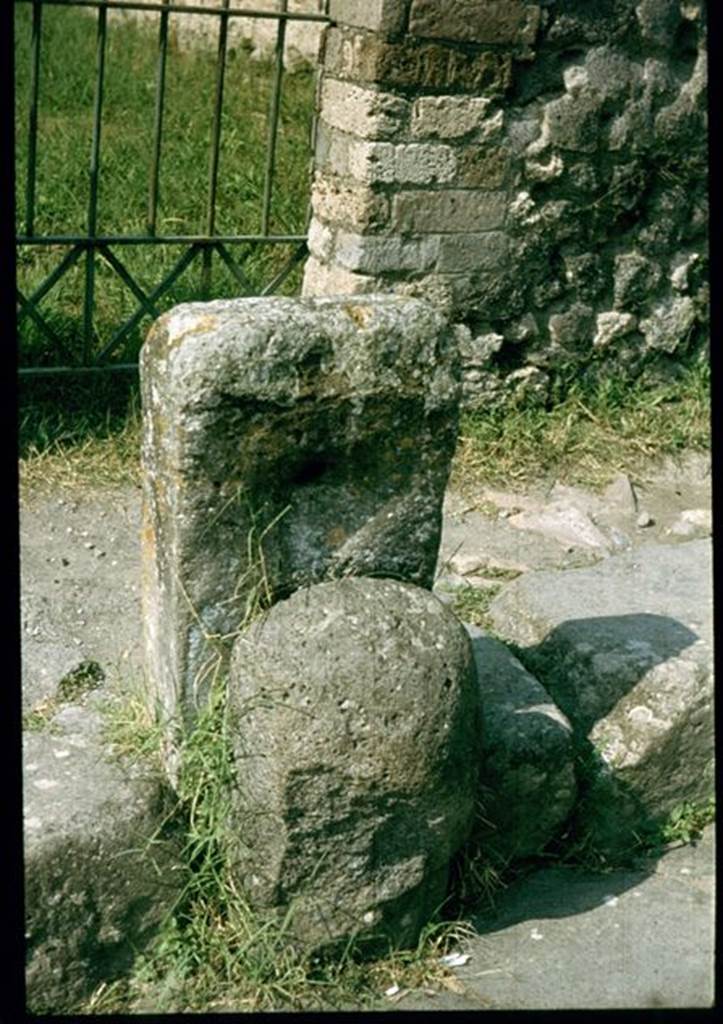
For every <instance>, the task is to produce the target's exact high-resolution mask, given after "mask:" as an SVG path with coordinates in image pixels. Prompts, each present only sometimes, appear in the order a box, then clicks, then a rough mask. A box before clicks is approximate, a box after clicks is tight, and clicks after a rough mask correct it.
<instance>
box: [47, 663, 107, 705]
mask: <svg viewBox="0 0 723 1024" xmlns="http://www.w3.org/2000/svg"><path fill="white" fill-rule="evenodd" d="M104 679H105V672H104V671H103V669H102V668H101V667H100V665H99V664H98V662H97V661H82V662H81V663H80V665H78V666H76V668H74V669H72V671H70V672H68V674H67V675H65V676H63V678H62V679H61V680H60V682H59V683H58V688H57V694H58V698H59V700H61V701H65V702H68V703H69V702H71V701H75V700H79V699H80V698H81V697H83V696H85V694H87V693H90V691H91V690H96V689H97V688H98V687H99V686H100V684H101V683H102V682H103V680H104Z"/></svg>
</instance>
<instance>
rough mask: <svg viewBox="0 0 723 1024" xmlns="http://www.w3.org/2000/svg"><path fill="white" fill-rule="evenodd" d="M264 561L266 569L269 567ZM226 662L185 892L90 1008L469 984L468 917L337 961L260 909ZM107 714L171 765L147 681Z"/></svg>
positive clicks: (366, 1001)
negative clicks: (248, 875) (382, 950)
mask: <svg viewBox="0 0 723 1024" xmlns="http://www.w3.org/2000/svg"><path fill="white" fill-rule="evenodd" d="M259 557H261V555H260V553H259ZM256 568H257V569H258V570H259V571H263V563H262V562H259V564H258V566H256ZM263 589H264V588H263V581H261V582H260V584H259V586H258V587H257V588H256V590H255V593H256V594H257V596H258V600H257V601H253V600H252V601H250V603H249V612H248V618H247V621H249V620H250V619H251V618H253V617H254V615H255V614H257V613H258V610H259V609H260V607H261V603H262V602H261V599H262V597H263ZM209 639H213V638H209ZM219 665H220V663H219V662H217V663H216V671H215V672H214V679H213V683H212V685H211V689H210V697H209V701H208V704H207V705H206V707H205V708H204V709H203V711H202V712H201V714H200V716H199V718H198V720H197V721H196V723H195V726H194V729H193V731H192V732H190V733H189V734H188V735H187V736H186V737H185V740H184V742H183V743H182V745H181V757H180V769H179V775H178V782H177V794H178V805H177V808H176V810H175V812H174V813H173V819H174V821H175V823H176V824H177V825H178V826H180V827H182V828H183V832H184V836H185V845H184V848H183V853H182V858H181V860H182V862H181V865H180V870H181V872H182V875H181V877H182V891H181V894H180V896H179V898H178V900H177V901H176V904H175V906H174V907H173V908H172V909H171V911H170V913H169V914H168V916H167V918H166V919H165V921H164V923H163V925H162V927H161V930H160V932H159V934H158V935H157V937H156V939H155V940H154V941H153V942H152V944H151V946H150V947H149V948H148V949H147V950H146V951H145V952H144V953H142V954H141V955H139V956H138V957H137V958H136V961H135V963H134V965H133V968H132V970H131V972H130V973H129V974H128V975H127V976H126V977H123V978H121V979H118V980H116V981H114V982H112V983H105V984H103V985H101V986H100V987H99V988H98V989H97V990H96V991H95V992H94V993H93V994H92V995H91V997H90V999H89V1000H87V1001H86V1002H85V1003H84V1004H83V1005H82V1006H81V1007H79V1008H78V1012H80V1013H98V1014H100V1013H108V1014H110V1013H138V1012H154V1013H157V1012H176V1013H184V1012H203V1011H206V1012H207V1011H209V1010H224V1009H226V1010H236V1011H239V1010H246V1011H263V1010H274V1009H275V1010H280V1009H282V1010H302V1009H320V1010H329V1009H337V1008H347V1009H350V1008H359V1007H365V1006H367V1007H370V1006H371V1005H372V1004H373V1003H375V1002H379V1001H380V1000H382V999H383V994H384V993H385V991H386V990H387V989H388V988H389V987H391V986H392V985H397V986H398V987H399V989H400V990H403V989H414V988H419V987H423V986H427V987H429V986H434V987H435V988H437V989H438V988H440V987H451V988H454V987H455V986H456V985H457V984H458V983H457V981H456V979H455V977H454V975H453V974H452V972H451V971H450V970H449V969H448V968H447V967H446V966H445V965H444V964H443V963H441V962H440V957H441V955H443V954H444V953H446V952H448V951H449V949H450V948H451V947H453V946H454V945H455V944H456V943H458V942H459V941H460V940H461V939H462V938H463V937H464V936H465V935H466V934H468V933H469V928H468V926H465V925H464V924H463V923H462V922H460V921H446V920H444V919H442V918H441V917H438V918H437V919H436V920H433V921H430V922H429V924H428V925H427V927H426V928H425V929H424V930H423V932H422V934H421V935H420V937H419V940H418V943H417V945H416V947H414V948H412V949H406V950H398V949H391V948H390V949H389V952H388V955H386V956H377V957H376V958H375V959H373V960H370V959H369V958H368V956H365V955H364V951H363V950H362V949H361V948H359V947H358V946H357V945H356V944H355V942H354V941H353V940H352V941H350V942H349V943H348V944H347V946H346V947H345V948H344V949H343V950H342V951H341V952H337V954H336V955H334V956H333V957H331V956H325V957H321V956H318V955H315V954H314V953H313V952H309V951H308V950H307V951H305V950H303V949H300V948H299V946H298V944H297V943H294V942H293V941H292V940H291V935H290V928H291V924H292V917H291V915H290V913H287V914H286V915H285V916H281V915H279V914H274V913H270V912H269V913H264V912H260V911H259V910H258V909H255V908H253V907H252V906H251V905H250V904H249V902H248V901H247V899H246V898H245V896H244V893H243V892H242V891H241V889H240V888H239V886H238V884H237V882H236V880H235V877H234V873H233V870H232V867H231V857H232V854H231V853H230V852H229V851H230V849H231V845H230V843H229V841H228V832H227V829H228V822H229V818H230V813H231V799H232V796H231V795H232V791H233V788H234V787H235V786H236V785H237V784H238V783H237V779H236V772H235V768H234V762H233V755H232V740H231V734H232V729H231V722H230V715H229V710H228V701H227V694H226V679H225V676H224V675H223V674H222V673H221V672H220V671H218V668H219ZM106 716H107V717H106V727H105V738H106V740H107V742H108V743H109V744H111V749H112V750H113V752H114V754H115V755H116V756H121V757H125V758H128V757H131V758H133V759H136V760H138V759H143V760H144V761H145V763H146V764H148V765H151V766H152V767H153V768H154V769H155V770H156V771H158V770H160V769H161V765H162V759H161V755H160V750H161V744H162V739H163V735H162V730H161V729H160V728H159V726H158V723H157V722H156V720H155V716H154V715H153V714H152V713H151V712H150V709H149V707H148V703H147V697H146V696H144V694H143V692H142V689H141V688H140V687H136V688H131V689H130V690H129V692H128V693H127V694H126V695H125V697H123V698H122V699H118V700H115V701H113V702H112V703H110V704H109V705H108V706H107V708H106ZM159 835H160V833H159ZM152 841H153V842H158V841H161V840H160V839H159V837H153V839H152Z"/></svg>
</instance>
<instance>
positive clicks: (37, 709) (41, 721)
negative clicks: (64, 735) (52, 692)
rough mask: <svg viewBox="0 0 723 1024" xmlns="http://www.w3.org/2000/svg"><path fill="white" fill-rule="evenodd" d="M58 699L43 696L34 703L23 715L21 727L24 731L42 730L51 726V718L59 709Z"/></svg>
mask: <svg viewBox="0 0 723 1024" xmlns="http://www.w3.org/2000/svg"><path fill="white" fill-rule="evenodd" d="M60 707H61V704H60V701H59V700H57V699H56V698H55V697H45V698H44V699H43V700H41V701H38V703H37V704H34V705H33V707H32V708H31V709H30V711H26V712H25V714H24V715H23V729H24V730H25V731H26V732H43V731H44V730H45V729H48V728H52V726H51V720H52V718H53V717H54V716H55V715H56V714H57V712H58V711H59V710H60Z"/></svg>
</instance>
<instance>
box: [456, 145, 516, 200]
mask: <svg viewBox="0 0 723 1024" xmlns="http://www.w3.org/2000/svg"><path fill="white" fill-rule="evenodd" d="M511 166H512V158H511V155H510V152H509V150H508V149H507V147H506V146H490V145H485V144H484V143H480V144H476V145H474V146H472V145H468V146H465V147H464V148H463V149H461V150H460V151H459V153H458V154H457V174H456V175H455V184H456V185H463V186H465V187H467V188H481V189H498V188H500V186H502V185H503V184H504V182H505V179H506V178H507V177H508V174H509V171H510V169H511Z"/></svg>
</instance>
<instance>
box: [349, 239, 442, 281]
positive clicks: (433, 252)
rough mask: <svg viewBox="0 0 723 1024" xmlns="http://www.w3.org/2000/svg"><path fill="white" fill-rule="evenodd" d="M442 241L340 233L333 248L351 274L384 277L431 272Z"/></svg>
mask: <svg viewBox="0 0 723 1024" xmlns="http://www.w3.org/2000/svg"><path fill="white" fill-rule="evenodd" d="M438 249H439V239H438V237H437V236H436V235H427V236H425V237H424V238H398V237H391V238H389V237H385V236H379V235H372V236H364V235H353V234H349V233H347V232H343V231H340V232H338V233H337V235H336V239H335V244H334V255H333V258H334V260H335V261H337V262H338V263H340V264H341V265H342V267H346V268H347V269H348V270H354V271H358V272H360V273H362V274H372V275H374V274H384V273H387V272H389V271H391V272H394V271H400V270H401V271H404V270H409V271H415V272H417V273H419V272H422V271H426V270H431V269H432V268H433V267H434V266H435V264H436V262H437V253H438Z"/></svg>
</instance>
